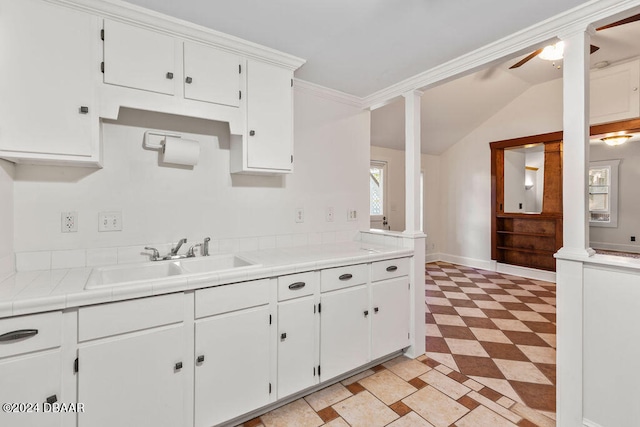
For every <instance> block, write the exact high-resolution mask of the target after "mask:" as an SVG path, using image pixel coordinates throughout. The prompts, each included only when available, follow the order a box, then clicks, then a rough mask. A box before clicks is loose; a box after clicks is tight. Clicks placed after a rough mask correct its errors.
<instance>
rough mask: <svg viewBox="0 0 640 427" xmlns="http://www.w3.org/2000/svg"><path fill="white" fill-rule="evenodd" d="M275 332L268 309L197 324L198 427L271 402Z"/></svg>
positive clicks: (217, 317) (217, 422)
mask: <svg viewBox="0 0 640 427" xmlns="http://www.w3.org/2000/svg"><path fill="white" fill-rule="evenodd" d="M232 286H233V285H232ZM269 330H270V326H269V306H268V305H264V306H260V307H256V308H250V309H245V310H238V311H234V312H231V313H227V314H221V315H218V316H213V317H210V318H206V319H202V320H199V321H197V322H196V332H195V335H196V344H195V346H196V347H195V348H196V353H195V355H196V366H195V425H196V427H211V426H213V425H216V424H219V423H222V422H223V421H226V420H230V419H232V418H235V417H237V416H239V415H242V414H244V413H246V412H250V411H252V410H254V409H256V408H259V407H261V406H264V405H266V404H267V403H269V401H270V397H269V396H270V389H271V384H270V383H269V377H270V374H269V367H270V352H269Z"/></svg>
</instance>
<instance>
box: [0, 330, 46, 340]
mask: <svg viewBox="0 0 640 427" xmlns="http://www.w3.org/2000/svg"><path fill="white" fill-rule="evenodd" d="M36 335H38V330H37V329H18V330H16V331H11V332H7V333H6V334H2V335H0V342H9V341H17V340H21V339H26V338H31V337H34V336H36Z"/></svg>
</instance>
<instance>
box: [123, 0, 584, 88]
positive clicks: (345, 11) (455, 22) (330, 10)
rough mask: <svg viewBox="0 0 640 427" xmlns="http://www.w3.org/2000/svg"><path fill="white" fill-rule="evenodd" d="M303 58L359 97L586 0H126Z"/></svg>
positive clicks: (305, 75) (315, 79)
mask: <svg viewBox="0 0 640 427" xmlns="http://www.w3.org/2000/svg"><path fill="white" fill-rule="evenodd" d="M127 1H128V2H129V3H133V4H136V5H139V6H143V7H146V8H149V9H152V10H155V11H158V12H162V13H165V14H167V15H171V16H174V17H177V18H180V19H184V20H186V21H190V22H193V23H196V24H200V25H203V26H205V27H209V28H212V29H215V30H218V31H222V32H224V33H227V34H231V35H234V36H237V37H241V38H243V39H246V40H249V41H252V42H255V43H259V44H262V45H265V46H268V47H272V48H275V49H278V50H281V51H283V52H286V53H290V54H293V55H296V56H299V57H301V58H304V59H306V60H307V63H306V64H305V65H303V66H302V67H301V68H300V69H299V70H298V71H297V72H296V77H297V78H300V79H302V80H306V81H309V82H312V83H316V84H319V85H321V86H325V87H329V88H332V89H336V90H340V91H342V92H346V93H348V94H352V95H356V96H360V97H364V96H367V95H370V94H372V93H374V92H376V91H378V90H381V89H384V88H386V87H388V86H390V85H392V84H394V83H397V82H399V81H401V80H404V79H406V78H408V77H411V76H413V75H416V74H418V73H421V72H423V71H426V70H428V69H430V68H433V67H435V66H437V65H440V64H442V63H443V62H446V61H449V60H451V59H454V58H456V57H458V56H460V55H462V54H465V53H468V52H471V51H473V50H475V49H477V48H479V47H481V46H484V45H486V44H488V43H490V42H492V41H495V40H498V39H501V38H503V37H506V36H508V35H510V34H512V33H514V32H516V31H518V30H521V29H523V28H526V27H528V26H530V25H533V24H535V23H538V22H540V21H543V20H545V19H547V18H549V17H551V16H554V15H557V14H558V13H560V12H563V11H566V10H569V9H571V8H573V7H575V6H578V5H580V4H581V3H585V2H586V0H518V1H513V0H402V1H400V0H396V1H389V0H346V1H345V0H324V1H310V0H226V1H223V0H180V1H175V0H127Z"/></svg>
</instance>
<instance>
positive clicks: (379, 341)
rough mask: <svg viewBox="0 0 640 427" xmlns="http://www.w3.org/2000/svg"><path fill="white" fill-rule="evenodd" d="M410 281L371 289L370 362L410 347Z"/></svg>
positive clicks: (377, 284)
mask: <svg viewBox="0 0 640 427" xmlns="http://www.w3.org/2000/svg"><path fill="white" fill-rule="evenodd" d="M409 299H410V296H409V278H408V277H407V276H404V277H398V278H396V279H390V280H384V281H381V282H374V283H373V285H372V300H371V301H372V311H373V313H372V317H371V358H372V359H376V358H378V357H382V356H386V355H388V354H391V353H393V352H394V351H398V350H400V349H402V348H404V347H407V346H408V345H409V335H408V334H409V309H410V307H409Z"/></svg>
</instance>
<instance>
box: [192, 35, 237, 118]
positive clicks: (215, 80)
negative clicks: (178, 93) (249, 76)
mask: <svg viewBox="0 0 640 427" xmlns="http://www.w3.org/2000/svg"><path fill="white" fill-rule="evenodd" d="M240 64H241V58H240V57H239V56H237V55H233V54H231V53H227V52H223V51H221V50H217V49H214V48H211V47H208V46H204V45H201V44H196V43H185V44H184V97H185V98H188V99H195V100H196V101H205V102H212V103H214V104H222V105H229V106H232V107H239V106H240V76H241V74H240Z"/></svg>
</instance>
